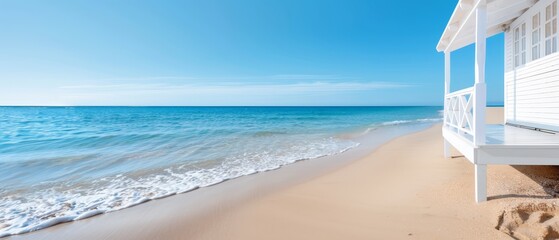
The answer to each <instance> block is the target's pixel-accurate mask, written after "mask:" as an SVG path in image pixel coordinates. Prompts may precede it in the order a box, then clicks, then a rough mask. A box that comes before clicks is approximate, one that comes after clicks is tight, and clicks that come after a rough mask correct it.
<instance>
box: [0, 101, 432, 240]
mask: <svg viewBox="0 0 559 240" xmlns="http://www.w3.org/2000/svg"><path fill="white" fill-rule="evenodd" d="M440 110H441V107H0V133H1V135H0V237H1V236H9V235H13V234H19V233H24V232H28V231H33V230H37V229H41V228H44V227H48V226H51V225H54V224H57V223H60V222H67V221H73V220H79V219H83V218H87V217H90V216H93V215H97V214H100V213H104V212H110V211H115V210H119V209H123V208H127V207H131V206H134V205H137V204H140V203H143V202H146V201H149V200H152V199H157V198H162V197H166V196H170V195H173V194H178V193H185V192H188V191H192V190H194V189H197V188H200V187H207V186H211V185H214V184H217V183H220V182H223V181H225V180H228V179H233V178H237V177H241V176H245V175H249V174H254V173H258V172H264V171H269V170H274V169H277V168H280V167H281V166H284V165H287V164H291V163H294V162H297V161H301V160H308V159H317V160H316V161H320V157H324V156H330V155H335V154H339V153H342V152H344V151H348V150H351V149H352V148H355V147H357V146H359V144H361V143H360V141H359V137H360V136H363V135H366V134H369V135H370V134H373V135H374V134H375V130H376V129H379V128H383V129H386V128H391V127H395V126H400V125H413V126H417V127H425V126H429V125H432V124H434V123H436V122H439V121H441V114H440Z"/></svg>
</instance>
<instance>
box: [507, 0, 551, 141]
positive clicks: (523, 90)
mask: <svg viewBox="0 0 559 240" xmlns="http://www.w3.org/2000/svg"><path fill="white" fill-rule="evenodd" d="M549 2H551V1H549V0H547V1H546V0H543V1H540V2H538V3H537V4H536V5H534V7H533V8H534V9H530V10H529V11H528V12H526V13H525V14H524V15H526V16H524V15H523V16H521V17H520V18H519V19H518V20H516V21H515V22H513V23H512V24H511V27H510V29H509V31H507V32H505V59H504V60H505V119H506V122H507V123H514V124H521V125H525V126H531V127H537V128H543V129H550V130H555V131H559V53H553V54H551V55H548V56H545V57H542V58H540V59H537V60H534V61H528V62H527V63H526V64H525V65H524V66H519V67H516V68H515V67H514V50H513V49H514V37H513V34H514V29H515V28H516V27H517V26H519V24H522V23H526V24H527V25H528V26H527V28H528V29H531V17H532V16H533V14H534V13H535V12H536V11H538V10H539V9H541V8H545V5H546V4H547V3H549ZM538 8H539V9H538ZM527 32H528V33H527V51H530V49H531V41H530V33H531V31H529V30H528V31H527ZM542 56H543V55H542ZM527 58H528V59H527V60H529V59H530V53H528V56H527Z"/></svg>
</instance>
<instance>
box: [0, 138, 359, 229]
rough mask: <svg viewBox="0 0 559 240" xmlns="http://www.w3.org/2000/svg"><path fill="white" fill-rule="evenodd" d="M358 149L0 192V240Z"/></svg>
mask: <svg viewBox="0 0 559 240" xmlns="http://www.w3.org/2000/svg"><path fill="white" fill-rule="evenodd" d="M358 145H359V143H357V142H353V141H348V140H342V139H337V138H333V137H329V138H325V139H322V141H314V142H306V143H294V144H291V145H289V146H283V148H270V149H267V150H264V151H263V150H261V149H258V150H255V151H253V152H245V153H244V154H241V155H236V156H232V157H230V158H228V159H225V160H223V161H214V162H213V163H210V162H211V161H210V162H208V161H204V162H200V163H189V164H183V165H179V166H174V167H169V168H165V169H162V171H160V172H157V173H150V174H147V175H143V176H140V177H138V176H136V175H132V174H118V175H116V176H113V177H105V178H102V179H98V180H94V181H92V182H91V183H89V184H83V183H82V184H80V185H71V186H60V185H57V186H54V187H49V188H46V189H42V190H38V191H35V192H33V193H26V194H20V193H18V192H4V193H3V194H2V195H3V196H4V197H2V198H1V199H0V213H1V216H2V217H1V218H0V237H5V236H10V235H15V234H22V233H26V232H30V231H35V230H39V229H42V228H46V227H49V226H53V225H56V224H59V223H63V222H70V221H77V220H81V219H85V218H89V217H92V216H95V215H98V214H102V213H106V212H112V211H117V210H121V209H124V208H128V207H132V206H135V205H138V204H141V203H144V202H147V201H150V200H154V199H159V198H163V197H168V196H171V195H175V194H181V193H185V192H189V191H192V190H195V189H198V188H202V187H208V186H212V185H215V184H218V183H221V182H224V181H227V180H229V179H234V178H238V177H242V176H246V175H251V174H254V173H259V172H265V171H270V170H274V169H278V168H281V167H282V166H285V165H287V164H291V163H295V162H298V161H302V160H307V159H315V158H320V157H324V156H329V155H334V154H339V153H342V152H345V151H347V150H349V149H352V148H354V147H357V146H358ZM202 165H203V166H202ZM208 165H209V166H208Z"/></svg>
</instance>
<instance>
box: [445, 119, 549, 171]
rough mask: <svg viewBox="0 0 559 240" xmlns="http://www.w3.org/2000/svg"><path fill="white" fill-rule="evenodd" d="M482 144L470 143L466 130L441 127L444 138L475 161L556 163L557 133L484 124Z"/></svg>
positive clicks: (525, 163) (471, 160)
mask: <svg viewBox="0 0 559 240" xmlns="http://www.w3.org/2000/svg"><path fill="white" fill-rule="evenodd" d="M485 129H486V132H485V139H486V141H485V144H483V145H479V146H477V147H476V146H474V144H473V138H472V136H471V135H469V134H464V133H459V132H457V130H455V129H453V128H449V127H444V128H443V135H444V137H445V139H446V140H447V141H448V142H449V143H450V144H451V145H452V146H454V147H455V148H456V149H457V150H458V151H459V152H461V153H462V154H464V156H465V157H466V158H467V159H468V160H470V162H472V163H476V164H506V165H559V133H554V132H546V131H537V130H533V129H526V128H521V127H516V126H510V125H497V124H490V125H486V126H485Z"/></svg>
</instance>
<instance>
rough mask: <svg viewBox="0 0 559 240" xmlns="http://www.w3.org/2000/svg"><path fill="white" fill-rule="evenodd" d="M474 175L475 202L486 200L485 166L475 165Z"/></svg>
mask: <svg viewBox="0 0 559 240" xmlns="http://www.w3.org/2000/svg"><path fill="white" fill-rule="evenodd" d="M475 175H476V202H478V203H480V202H485V201H486V200H487V165H485V164H475Z"/></svg>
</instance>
